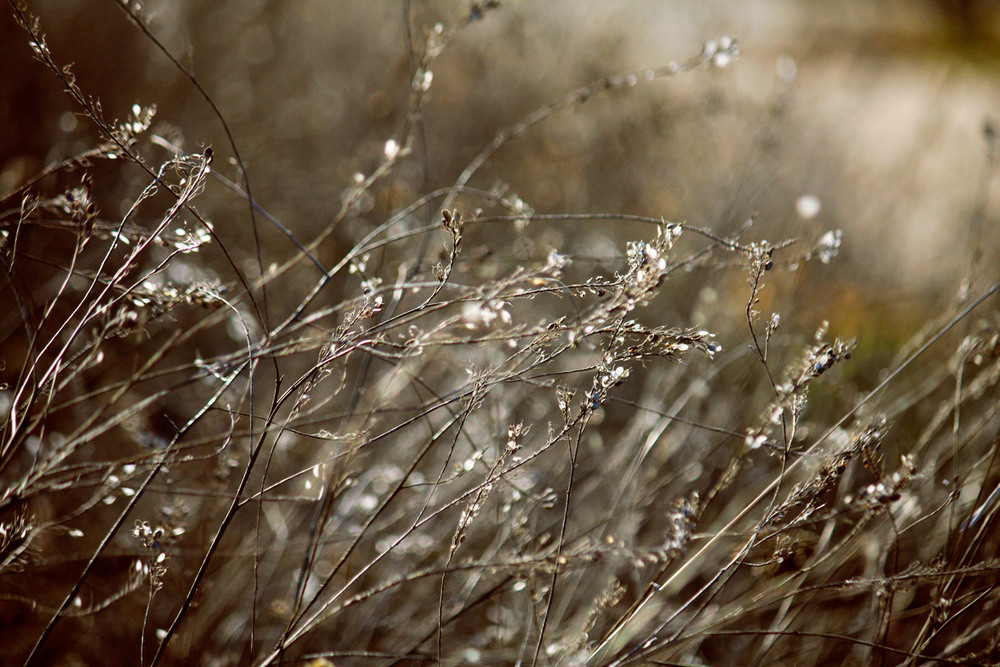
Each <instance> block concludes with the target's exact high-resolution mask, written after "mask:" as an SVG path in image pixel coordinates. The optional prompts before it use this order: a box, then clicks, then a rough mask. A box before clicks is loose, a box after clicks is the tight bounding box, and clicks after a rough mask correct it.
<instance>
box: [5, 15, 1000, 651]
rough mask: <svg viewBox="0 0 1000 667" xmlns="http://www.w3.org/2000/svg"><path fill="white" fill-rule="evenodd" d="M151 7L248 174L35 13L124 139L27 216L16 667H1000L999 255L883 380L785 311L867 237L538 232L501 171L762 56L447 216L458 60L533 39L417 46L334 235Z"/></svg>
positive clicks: (100, 151) (101, 131)
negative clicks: (429, 112) (269, 195)
mask: <svg viewBox="0 0 1000 667" xmlns="http://www.w3.org/2000/svg"><path fill="white" fill-rule="evenodd" d="M119 4H120V6H121V7H120V8H121V10H122V11H123V12H124V13H125V15H126V16H127V18H128V19H129V20H130V21H131V24H132V26H133V29H135V30H138V31H139V32H140V33H141V34H143V35H144V38H145V39H146V40H149V42H150V44H152V45H153V46H154V47H155V48H157V49H163V55H164V56H167V57H169V59H170V61H171V62H172V63H173V66H174V67H176V68H177V69H178V70H179V71H180V72H181V73H182V74H183V76H184V77H185V78H187V79H188V81H189V83H188V85H189V86H191V87H193V89H194V90H195V91H196V93H197V94H198V96H199V97H200V99H201V103H202V104H204V105H206V106H207V108H209V109H211V110H212V111H213V113H215V114H217V115H216V118H215V122H216V123H220V124H222V125H223V126H224V127H225V132H226V133H227V134H228V135H229V140H230V143H229V144H228V145H219V146H214V147H211V148H209V147H207V146H203V145H199V146H198V147H197V148H195V149H192V148H190V147H189V146H188V145H187V144H186V143H185V142H183V141H180V140H179V139H178V138H177V136H176V133H175V134H171V133H170V132H168V131H166V129H163V128H166V127H167V126H162V128H161V129H157V128H158V126H157V122H158V116H157V109H156V107H155V105H153V104H151V103H150V104H146V103H137V104H135V106H134V107H133V108H132V109H130V110H125V112H122V113H120V112H119V111H118V110H115V111H112V110H110V109H103V108H102V107H101V104H100V102H99V100H97V99H95V98H94V97H92V96H91V95H90V94H89V93H88V92H87V90H86V88H85V87H84V86H83V85H82V84H79V83H78V82H77V81H76V79H75V77H74V73H73V71H74V70H73V67H71V66H70V65H69V63H67V62H64V61H63V60H62V59H61V58H60V54H59V53H58V52H57V50H56V49H55V48H52V47H50V46H49V45H48V43H47V41H46V39H45V36H44V28H45V13H44V12H40V19H39V18H36V17H35V16H33V15H32V13H31V11H29V9H28V7H27V6H26V5H24V4H21V3H18V2H14V1H13V0H11V2H10V9H11V10H12V13H13V16H14V20H15V21H16V22H17V23H18V24H19V25H20V26H21V27H22V28H23V29H24V32H23V36H24V48H25V49H31V50H32V51H33V53H34V56H35V58H36V59H37V61H38V63H37V67H38V68H39V70H40V71H44V70H48V74H49V75H50V76H54V77H58V79H59V80H60V82H61V85H62V87H63V88H65V91H66V93H67V95H68V96H69V98H70V99H71V100H72V103H73V104H74V105H75V106H74V112H75V113H76V114H77V115H78V116H79V117H80V118H81V122H86V123H89V125H90V128H91V130H92V132H93V137H94V139H93V145H92V147H91V148H90V149H89V150H87V151H85V152H82V153H78V154H75V155H72V156H69V157H66V158H64V159H63V158H60V159H59V160H57V161H56V162H54V163H52V164H51V165H49V166H47V167H46V168H45V169H44V170H43V171H42V172H41V173H39V174H38V175H37V176H36V177H34V178H31V179H30V180H28V181H27V182H23V183H21V184H19V185H18V186H17V187H16V188H15V189H14V190H13V191H12V192H9V193H2V194H3V196H4V199H3V209H2V213H0V228H2V235H3V236H2V247H0V256H2V260H3V279H4V283H3V298H4V302H5V303H6V304H7V308H6V310H5V314H4V317H3V337H4V338H3V347H2V350H3V378H2V379H3V382H4V385H3V388H2V389H3V391H2V393H0V401H2V405H3V415H4V423H3V432H2V435H3V439H2V443H0V637H2V639H0V645H2V646H3V662H4V663H5V664H37V665H42V664H138V665H154V664H212V665H225V664H248V665H249V664H252V665H272V664H303V663H305V664H310V665H314V666H318V665H330V664H335V665H362V664H363V665H369V664H379V665H391V664H437V663H441V664H451V665H459V664H462V665H466V664H487V665H500V664H551V665H584V664H590V665H632V664H682V665H716V664H718V665H733V664H742V665H752V664H758V665H771V664H794V665H807V664H817V665H819V664H824V665H828V664H912V665H917V664H920V665H924V664H995V663H996V662H997V661H998V660H1000V657H998V651H997V646H996V644H997V638H998V637H1000V634H998V632H997V625H998V622H1000V621H998V620H997V619H1000V614H997V612H996V603H997V593H996V585H995V582H996V578H997V576H998V575H997V570H998V568H997V565H998V563H997V561H996V551H997V546H998V537H997V531H996V530H995V526H996V523H997V517H996V510H997V506H998V505H997V504H996V503H994V502H993V500H994V498H993V497H992V496H991V495H990V494H991V491H992V490H993V489H994V488H995V486H996V484H997V481H998V480H1000V470H998V469H997V466H996V465H995V457H996V451H997V447H996V445H997V443H998V435H1000V429H998V425H1000V422H998V416H997V406H998V405H1000V403H998V400H997V399H998V378H1000V320H998V317H997V314H996V302H995V298H993V294H994V292H995V291H996V289H997V287H998V286H997V285H993V286H992V287H990V286H988V285H982V284H980V283H981V279H982V278H983V276H984V275H985V276H986V277H987V278H988V279H990V280H992V279H995V277H996V276H989V275H987V274H988V273H989V271H988V270H987V269H984V267H983V264H982V260H981V259H977V258H976V257H973V258H970V266H971V267H972V268H971V269H970V273H969V278H968V280H967V283H966V284H965V285H964V286H963V288H962V289H957V290H956V296H955V297H954V298H953V299H952V300H951V302H950V305H948V306H947V307H946V308H945V309H943V310H942V311H941V312H940V314H939V316H937V317H936V318H933V319H931V320H929V321H927V322H926V323H925V326H924V327H923V328H922V329H921V330H920V331H918V332H917V333H916V334H914V335H913V337H912V339H911V340H910V341H909V342H908V343H907V344H906V345H905V346H904V347H902V348H901V349H898V350H895V351H894V353H895V354H896V358H895V359H894V360H893V361H892V363H891V365H889V366H888V367H884V368H883V367H873V366H872V365H871V364H873V363H875V362H874V361H872V360H873V359H876V358H877V357H875V356H874V355H869V354H861V350H862V349H864V348H865V344H866V341H864V340H840V339H838V338H836V337H834V336H830V335H829V333H828V325H827V324H822V325H820V326H818V327H816V328H815V330H814V329H809V330H795V328H794V326H795V325H787V324H784V323H783V322H782V316H785V318H786V319H788V317H789V315H791V314H789V313H781V312H778V311H777V310H775V309H772V306H771V304H773V303H775V302H776V299H775V292H776V291H778V290H779V289H791V288H792V286H796V287H797V288H798V289H803V290H809V288H810V287H809V284H808V282H804V281H808V277H809V273H808V271H806V270H805V267H807V266H809V265H811V264H812V263H820V264H822V265H826V264H830V265H832V266H836V264H837V262H838V259H839V258H838V254H839V251H840V250H841V247H842V245H847V244H849V243H850V238H849V237H848V236H844V235H843V234H842V233H841V232H840V231H839V230H836V229H830V230H824V231H823V232H821V233H819V234H817V235H816V236H815V238H794V239H793V238H777V239H775V238H772V239H771V240H766V239H767V237H768V236H769V234H768V229H769V226H768V221H767V220H759V219H758V220H754V219H748V220H746V221H745V222H744V223H743V224H741V225H738V226H736V227H734V228H733V229H731V230H726V231H722V232H720V231H718V230H711V229H705V228H700V227H698V226H696V225H690V224H687V223H685V222H683V221H671V220H665V219H664V218H663V217H662V216H661V215H660V213H659V212H657V211H648V212H647V213H646V214H645V215H636V214H631V213H629V214H626V213H616V212H607V211H566V212H561V213H560V212H543V211H540V210H536V209H535V207H534V206H533V205H532V202H530V201H525V200H524V199H522V198H521V197H520V196H518V194H516V193H515V192H513V191H512V190H511V188H509V187H507V186H505V185H504V184H503V183H498V182H491V181H490V180H488V179H485V178H479V174H480V171H481V170H482V169H484V168H485V167H487V166H490V165H492V160H493V158H494V157H495V155H496V154H497V153H498V152H501V151H502V150H503V149H504V148H505V147H506V146H507V144H508V143H509V142H512V141H514V140H515V139H517V138H519V137H522V136H524V137H530V136H531V133H532V132H535V131H537V130H538V128H539V127H543V126H545V125H547V124H559V123H560V122H563V121H562V119H563V118H564V117H565V115H566V114H570V113H573V114H586V113H587V109H588V108H589V107H588V104H587V103H588V102H589V101H590V100H591V99H593V98H598V97H601V96H627V95H629V94H630V92H631V91H632V89H633V88H634V87H636V86H641V85H654V82H656V81H658V80H660V79H663V78H670V77H701V76H709V75H711V74H712V73H713V71H714V70H717V69H719V68H729V67H731V66H734V67H735V70H736V74H735V75H736V76H738V64H737V60H738V58H739V56H740V46H739V44H738V42H737V41H735V40H734V39H731V38H728V37H721V38H719V39H717V40H713V41H711V42H708V43H706V44H705V45H704V47H703V48H702V49H701V50H700V51H698V52H696V53H693V54H690V56H689V57H687V58H686V59H683V60H678V61H676V62H672V63H668V64H666V65H663V66H659V67H654V68H650V69H645V70H639V71H635V72H630V73H623V74H613V75H608V76H604V77H602V78H599V79H597V80H596V81H593V82H591V83H589V84H585V85H583V86H581V87H579V88H577V89H576V90H573V91H572V92H570V93H568V94H553V95H552V96H551V97H552V100H551V102H550V103H548V104H546V105H543V106H540V107H539V108H537V109H536V110H535V111H534V112H532V113H530V114H529V115H527V116H525V117H524V118H523V119H522V120H520V121H518V122H516V123H514V124H513V125H510V126H507V127H500V128H494V130H495V135H494V137H495V138H494V139H493V140H492V141H491V142H488V143H487V144H485V145H483V146H482V147H481V150H479V151H478V152H477V153H476V154H475V155H474V156H473V157H471V159H470V160H469V161H468V162H467V164H466V166H465V168H464V169H463V170H462V171H460V172H459V173H455V174H453V182H452V183H451V185H449V186H447V187H441V188H431V189H428V190H426V191H423V192H419V191H408V190H406V189H403V188H401V187H399V182H400V181H401V180H403V179H404V174H405V173H407V170H408V169H411V168H413V167H414V165H419V163H420V162H421V161H422V160H424V159H425V158H424V154H423V153H422V151H423V148H422V147H423V146H425V145H426V141H427V140H426V138H425V137H423V136H422V134H421V133H422V132H423V131H424V129H423V126H422V125H421V120H420V119H421V113H422V111H423V109H424V108H425V106H426V104H427V99H428V96H429V95H430V94H431V93H432V92H433V91H434V89H435V86H437V85H439V84H440V81H439V80H438V79H435V77H434V72H435V64H436V62H437V61H438V59H439V58H440V57H442V54H446V53H448V49H449V48H450V47H451V45H452V44H453V43H454V42H455V41H456V40H461V39H463V38H464V36H465V33H466V32H467V31H468V30H469V29H470V26H473V25H474V24H476V23H478V22H481V21H489V20H492V17H493V13H494V12H493V11H492V10H496V11H506V8H499V9H498V3H494V2H480V3H472V4H471V5H469V6H468V8H467V9H466V10H464V13H463V14H462V15H461V16H460V17H459V18H457V19H455V20H454V21H453V22H452V23H450V24H444V23H438V24H429V25H419V26H416V27H415V29H414V32H413V34H412V35H411V36H410V38H411V40H412V45H411V48H412V58H411V67H410V71H409V72H408V73H407V81H406V86H407V93H406V94H407V95H408V101H407V104H406V113H405V114H404V116H403V117H402V119H401V122H400V123H399V124H398V126H397V131H395V132H394V133H387V134H384V135H383V136H381V137H380V139H379V141H380V146H381V147H382V148H381V151H380V153H379V154H378V155H375V156H369V158H370V159H367V161H365V160H361V159H359V163H362V164H363V167H362V168H361V169H359V171H358V172H357V173H356V174H355V175H354V176H352V177H349V178H348V179H346V180H345V182H344V183H343V191H342V192H343V194H342V197H341V198H340V200H339V201H330V202H327V203H328V204H329V207H328V208H329V212H330V213H329V219H328V220H326V221H325V223H324V225H323V226H322V228H321V229H319V230H314V231H309V232H304V231H300V230H298V229H297V228H296V226H295V224H294V223H293V222H292V221H289V220H284V221H280V220H278V219H276V218H275V217H274V216H273V215H272V214H271V213H270V212H269V211H268V202H264V201H258V200H256V199H255V198H254V185H255V183H254V181H253V179H252V178H251V177H249V176H247V174H252V173H253V165H246V164H244V162H243V160H242V158H241V157H240V151H239V146H240V142H241V138H240V137H239V136H236V135H234V134H230V130H229V127H228V125H227V123H226V111H225V110H219V109H218V108H217V107H216V106H215V103H214V101H213V99H212V97H211V95H209V94H208V93H207V92H206V91H205V89H204V88H203V87H202V84H201V82H200V80H199V78H198V76H197V75H196V74H195V72H194V71H193V70H191V69H189V67H188V66H187V65H185V64H184V58H181V57H179V55H178V54H170V53H169V50H168V49H166V47H164V46H162V45H161V44H160V43H159V41H158V40H157V37H156V34H155V31H154V30H152V29H151V28H150V27H149V25H148V24H147V23H146V22H145V20H144V17H143V15H142V9H141V8H140V7H138V5H137V4H135V3H131V2H124V1H122V2H120V3H119ZM510 11H513V10H510ZM83 38H85V37H83ZM94 48H105V45H99V44H95V45H94ZM474 112H475V110H473V109H469V110H467V112H466V113H469V114H472V113H474ZM184 134H186V135H187V136H188V137H189V142H190V141H195V142H197V141H198V128H190V127H188V128H184ZM223 156H224V157H223ZM608 178H609V179H614V178H616V176H615V175H614V174H608ZM123 192H126V193H127V194H126V195H123V194H122V193H123ZM407 192H409V195H410V196H408V197H405V198H404V197H403V195H404V194H406V193H407ZM401 193H403V194H401ZM209 196H210V197H214V198H215V201H222V202H225V206H224V208H222V209H221V210H220V209H219V208H218V207H217V206H216V207H213V210H214V211H216V213H215V214H214V215H213V218H212V219H209V218H208V217H206V215H205V214H204V213H203V212H200V210H199V202H201V201H202V200H203V199H204V198H205V197H209ZM386 202H389V205H388V206H382V205H383V204H385V203H386ZM803 205H805V204H803ZM383 210H386V211H387V213H386V214H385V215H382V214H381V211H383ZM553 230H558V232H559V233H558V234H553V233H551V232H552V231H553ZM579 230H587V233H598V234H602V235H603V236H604V239H605V242H606V243H605V245H604V246H603V248H607V247H609V246H610V247H612V248H615V250H614V251H613V252H611V253H607V252H604V251H603V250H601V251H600V254H598V255H589V256H588V255H587V254H586V253H580V252H579V247H578V246H576V245H574V244H572V243H571V242H572V241H573V240H575V239H574V237H575V235H577V234H579V233H582V232H580V231H579ZM594 230H596V232H594ZM552 239H563V240H564V241H565V242H566V245H567V246H568V247H561V246H559V245H553V244H552V243H551V240H552ZM595 252H596V251H595ZM980 252H981V249H980ZM977 262H978V263H977ZM813 294H815V299H817V300H822V299H823V298H824V291H823V290H820V289H816V290H815V291H814V292H813ZM837 316H838V313H837V312H834V311H831V312H829V314H828V317H827V319H828V320H829V321H830V322H831V323H833V324H835V323H836V318H837ZM866 364H867V365H866Z"/></svg>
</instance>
